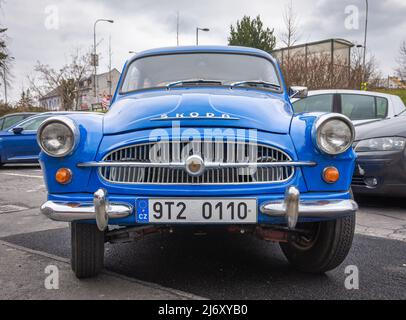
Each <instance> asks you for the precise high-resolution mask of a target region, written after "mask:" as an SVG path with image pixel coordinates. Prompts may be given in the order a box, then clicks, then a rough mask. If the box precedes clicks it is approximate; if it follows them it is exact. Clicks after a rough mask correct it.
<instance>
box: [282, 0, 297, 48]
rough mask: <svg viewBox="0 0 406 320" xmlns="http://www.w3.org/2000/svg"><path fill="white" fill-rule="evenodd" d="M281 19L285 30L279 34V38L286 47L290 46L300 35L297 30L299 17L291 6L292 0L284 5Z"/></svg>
mask: <svg viewBox="0 0 406 320" xmlns="http://www.w3.org/2000/svg"><path fill="white" fill-rule="evenodd" d="M283 21H284V24H285V31H283V32H282V34H281V35H280V39H281V41H282V42H283V44H284V45H285V46H286V47H288V48H290V47H292V46H294V45H295V44H296V43H297V42H298V41H299V40H300V37H301V34H300V31H299V30H300V29H299V17H298V15H297V13H296V12H295V9H294V8H293V3H292V0H291V1H290V2H289V4H288V5H286V7H285V10H284V13H283Z"/></svg>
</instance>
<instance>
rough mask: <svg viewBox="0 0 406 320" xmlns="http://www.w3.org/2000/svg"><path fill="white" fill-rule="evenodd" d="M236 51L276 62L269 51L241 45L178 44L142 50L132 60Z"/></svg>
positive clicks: (236, 52)
mask: <svg viewBox="0 0 406 320" xmlns="http://www.w3.org/2000/svg"><path fill="white" fill-rule="evenodd" d="M207 52H209V53H211V52H212V53H235V54H251V55H257V56H261V57H264V58H267V59H271V60H272V61H274V62H276V60H275V59H274V58H273V57H272V56H271V55H270V54H269V53H267V52H265V51H262V50H259V49H255V48H249V47H239V46H178V47H164V48H156V49H150V50H146V51H142V52H140V53H137V54H136V55H134V56H133V57H132V58H131V59H130V61H133V60H135V59H139V58H143V57H147V56H154V55H165V54H176V53H207Z"/></svg>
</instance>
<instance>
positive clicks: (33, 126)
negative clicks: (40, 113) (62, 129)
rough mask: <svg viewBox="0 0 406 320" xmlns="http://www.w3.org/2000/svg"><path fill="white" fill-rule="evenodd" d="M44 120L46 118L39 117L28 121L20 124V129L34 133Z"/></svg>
mask: <svg viewBox="0 0 406 320" xmlns="http://www.w3.org/2000/svg"><path fill="white" fill-rule="evenodd" d="M46 119H47V117H40V118H35V119H32V120H28V121H27V122H25V123H23V124H22V126H21V128H23V129H24V130H26V131H36V130H38V128H39V126H40V125H41V123H43V122H44V121H45V120H46Z"/></svg>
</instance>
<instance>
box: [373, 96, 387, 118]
mask: <svg viewBox="0 0 406 320" xmlns="http://www.w3.org/2000/svg"><path fill="white" fill-rule="evenodd" d="M387 115H388V100H387V99H386V98H381V97H376V117H377V118H382V119H385V118H386V117H387Z"/></svg>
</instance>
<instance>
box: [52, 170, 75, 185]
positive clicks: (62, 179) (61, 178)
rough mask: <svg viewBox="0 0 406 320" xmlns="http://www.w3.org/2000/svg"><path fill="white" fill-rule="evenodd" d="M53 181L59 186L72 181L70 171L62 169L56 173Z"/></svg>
mask: <svg viewBox="0 0 406 320" xmlns="http://www.w3.org/2000/svg"><path fill="white" fill-rule="evenodd" d="M55 180H56V181H57V182H58V183H60V184H68V183H70V182H71V181H72V171H71V170H70V169H66V168H62V169H59V170H58V171H57V172H56V175H55Z"/></svg>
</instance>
